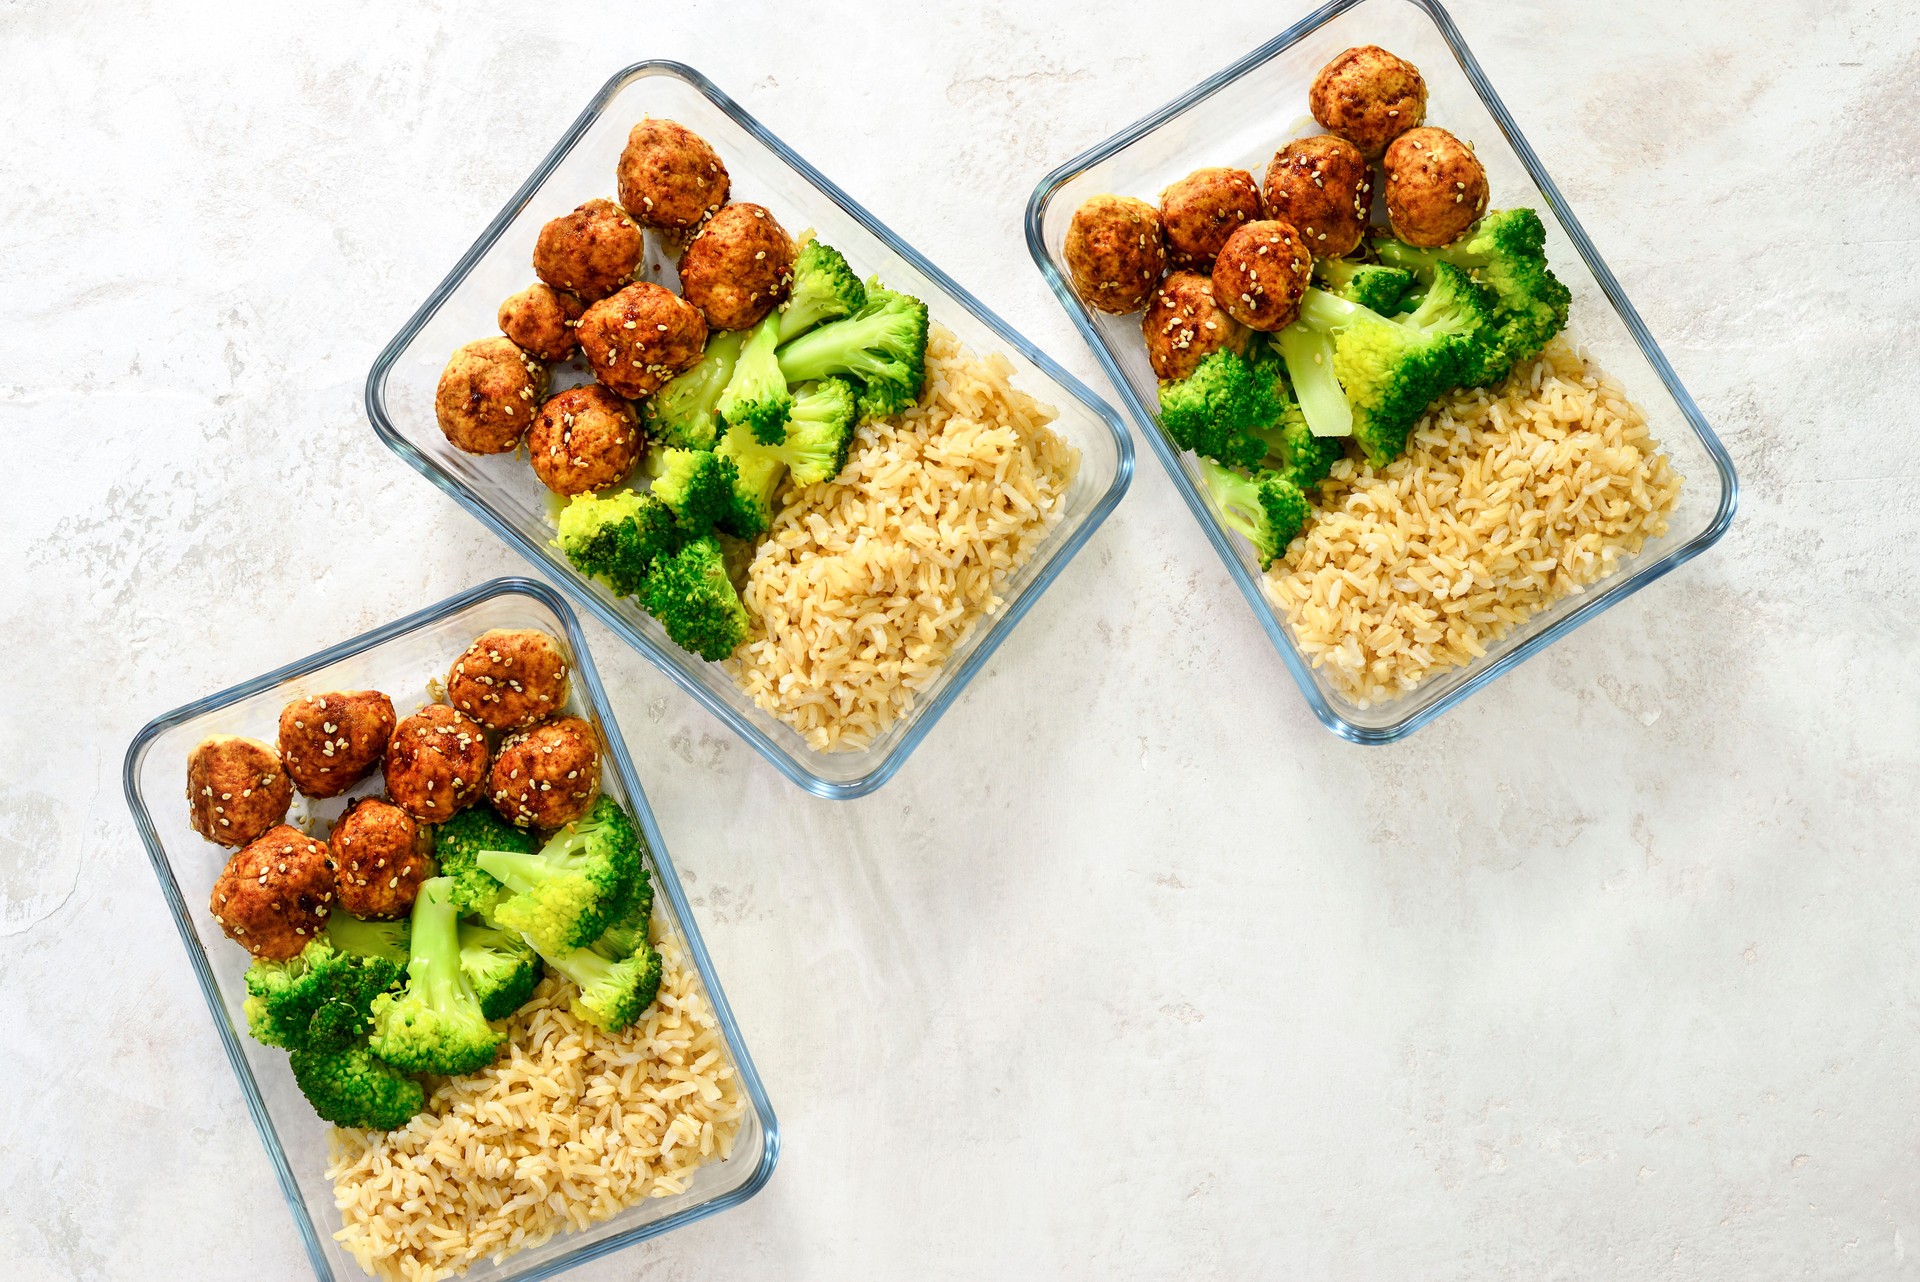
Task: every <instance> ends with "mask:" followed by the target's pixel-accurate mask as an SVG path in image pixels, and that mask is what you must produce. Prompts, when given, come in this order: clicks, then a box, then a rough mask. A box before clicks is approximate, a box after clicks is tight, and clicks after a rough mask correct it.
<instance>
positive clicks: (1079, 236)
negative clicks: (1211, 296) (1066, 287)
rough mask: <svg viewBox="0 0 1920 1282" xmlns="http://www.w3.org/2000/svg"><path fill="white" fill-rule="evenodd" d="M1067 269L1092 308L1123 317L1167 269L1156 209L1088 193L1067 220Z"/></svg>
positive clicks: (1143, 300)
mask: <svg viewBox="0 0 1920 1282" xmlns="http://www.w3.org/2000/svg"><path fill="white" fill-rule="evenodd" d="M1066 251H1067V272H1068V274H1069V275H1071V276H1072V277H1073V287H1074V288H1075V289H1076V290H1078V291H1079V292H1080V297H1081V298H1083V299H1085V300H1086V303H1087V306H1089V307H1091V308H1093V309H1095V310H1096V311H1102V312H1110V313H1112V314H1113V315H1115V316H1125V315H1126V314H1127V313H1128V312H1137V311H1139V310H1140V308H1141V307H1142V306H1144V305H1145V304H1146V301H1147V298H1148V296H1149V295H1151V294H1152V293H1153V287H1154V286H1155V285H1156V284H1158V283H1159V280H1160V274H1161V273H1162V272H1164V271H1165V270H1166V269H1167V241H1166V236H1165V234H1164V233H1163V232H1162V230H1161V227H1160V211H1159V210H1157V209H1155V208H1154V207H1153V206H1152V205H1149V204H1148V203H1147V202H1146V201H1144V200H1135V199H1133V197H1131V196H1092V197H1089V198H1088V199H1087V201H1086V202H1085V203H1084V204H1082V205H1081V206H1080V208H1078V209H1076V210H1074V211H1073V221H1072V222H1071V223H1068V224H1067V245H1066Z"/></svg>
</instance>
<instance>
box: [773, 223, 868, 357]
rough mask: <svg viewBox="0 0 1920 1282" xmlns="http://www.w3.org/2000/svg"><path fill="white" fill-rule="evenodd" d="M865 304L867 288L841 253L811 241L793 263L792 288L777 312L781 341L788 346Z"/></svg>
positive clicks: (817, 241) (829, 246) (804, 246)
mask: <svg viewBox="0 0 1920 1282" xmlns="http://www.w3.org/2000/svg"><path fill="white" fill-rule="evenodd" d="M866 301H867V291H866V288H865V287H864V286H863V285H861V284H860V278H859V277H858V276H855V275H854V274H853V268H851V267H849V266H847V260H846V259H845V258H843V257H841V255H840V251H839V250H837V249H835V248H834V247H833V246H832V245H827V244H823V243H822V242H820V241H819V240H810V241H808V242H807V243H806V244H805V245H802V246H801V247H800V253H799V255H798V256H797V257H795V258H794V260H793V288H792V291H791V292H789V293H788V295H787V301H786V303H785V304H783V305H782V306H781V308H780V341H781V342H783V343H785V342H790V341H791V340H793V339H795V338H797V337H799V336H800V335H801V334H804V333H806V332H807V331H808V330H810V329H812V328H813V327H814V326H815V325H819V324H822V323H824V322H826V321H830V320H838V319H840V318H841V317H842V316H851V315H852V314H853V313H855V312H857V311H859V310H860V309H861V307H863V306H865V305H866Z"/></svg>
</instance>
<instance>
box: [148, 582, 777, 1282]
mask: <svg viewBox="0 0 1920 1282" xmlns="http://www.w3.org/2000/svg"><path fill="white" fill-rule="evenodd" d="M489 628H539V629H541V630H542V631H545V632H547V633H548V634H550V635H552V636H554V637H555V638H557V639H558V640H559V641H560V642H561V644H562V646H564V647H565V649H566V651H567V653H568V657H569V658H570V659H571V660H572V663H573V680H572V681H571V682H570V688H569V693H568V699H567V705H566V711H567V712H569V713H571V714H573V715H575V716H579V717H584V718H586V719H587V720H589V721H591V722H592V723H593V724H594V725H595V726H596V727H597V728H598V729H599V732H600V738H601V742H602V744H603V746H604V750H605V751H604V756H603V760H602V772H601V773H602V783H601V786H602V787H603V788H604V789H605V790H606V792H607V793H608V794H609V795H611V796H612V797H614V798H615V799H616V800H618V801H619V802H620V803H621V804H622V805H623V806H625V807H626V808H627V810H628V812H629V813H630V814H632V816H633V818H634V821H635V822H636V823H637V824H639V826H640V830H641V832H642V833H643V834H644V835H645V837H646V840H647V846H648V848H649V852H650V856H651V857H650V859H649V861H648V862H649V866H650V868H651V870H652V873H653V879H654V887H655V891H656V894H655V898H654V903H655V907H654V911H655V912H656V913H657V914H659V915H660V916H661V917H662V918H663V919H664V920H665V922H666V925H667V928H668V929H669V930H670V931H671V933H672V934H673V936H674V937H675V938H677V939H678V940H679V941H680V943H681V944H682V946H683V948H684V951H685V954H686V956H687V957H688V958H689V959H690V960H691V961H692V963H693V965H694V966H695V968H696V969H697V970H698V971H699V978H700V983H701V985H702V987H704V988H705V990H706V995H707V1000H708V1002H709V1003H710V1004H711V1006H712V1008H713V1011H714V1013H715V1016H716V1017H717V1019H718V1020H719V1023H720V1027H721V1031H722V1032H723V1034H724V1035H725V1039H726V1045H727V1051H728V1056H729V1059H730V1060H731V1062H732V1065H733V1069H734V1072H735V1073H736V1074H737V1076H738V1080H739V1082H740V1085H741V1088H742V1090H743V1092H744V1093H745V1095H746V1098H747V1104H748V1107H747V1114H746V1116H745V1118H744V1119H743V1120H742V1122H741V1126H740V1132H739V1135H738V1137H737V1138H736V1139H735V1141H734V1146H733V1153H732V1156H731V1157H730V1158H728V1159H727V1160H725V1161H715V1162H712V1163H710V1164H709V1165H707V1166H704V1167H702V1168H701V1169H700V1171H699V1172H698V1174H697V1175H696V1176H695V1178H694V1181H693V1184H692V1187H691V1188H689V1189H688V1190H687V1191H686V1192H685V1193H682V1194H679V1195H677V1196H674V1197H670V1198H659V1199H652V1200H648V1201H645V1202H642V1203H640V1204H639V1205H637V1206H632V1207H629V1208H627V1209H626V1210H624V1211H622V1212H621V1213H620V1214H618V1215H616V1216H614V1217H613V1218H612V1219H609V1220H605V1221H603V1222H601V1223H599V1224H595V1225H594V1226H592V1227H591V1228H589V1229H587V1230H585V1231H583V1232H577V1233H562V1234H558V1235H556V1236H555V1237H554V1238H552V1239H551V1240H550V1241H548V1242H547V1243H546V1244H545V1245H543V1246H539V1247H536V1248H534V1249H532V1250H528V1251H524V1252H521V1253H520V1254H517V1255H513V1256H509V1257H508V1258H507V1259H506V1260H505V1261H503V1262H502V1263H501V1264H499V1265H495V1264H493V1263H491V1262H489V1261H485V1260H483V1261H481V1262H479V1263H478V1264H476V1265H475V1266H474V1267H473V1268H472V1269H471V1270H470V1271H469V1272H468V1273H467V1274H466V1276H467V1277H469V1278H472V1279H474V1280H475V1282H510V1280H511V1282H529V1280H530V1279H534V1278H544V1277H550V1276H552V1275H553V1274H555V1273H558V1272H560V1271H561V1270H562V1269H567V1268H571V1267H572V1266H574V1265H576V1264H583V1263H585V1262H586V1261H588V1260H592V1259H597V1258H598V1257H600V1256H602V1255H605V1254H607V1253H608V1252H610V1251H617V1250H619V1249H620V1248H622V1247H625V1246H630V1245H632V1244H633V1243H635V1242H639V1241H643V1240H644V1239H646V1238H650V1237H653V1236H655V1235H657V1234H660V1233H665V1232H666V1231H668V1230H669V1229H675V1228H678V1227H680V1226H681V1225H683V1224H689V1223H691V1222H693V1221H694V1220H697V1219H700V1218H702V1217H703V1216H707V1215H711V1214H713V1213H714V1212H715V1211H721V1210H725V1209H726V1208H727V1207H730V1206H735V1205H738V1204H739V1203H741V1202H744V1201H746V1200H747V1199H748V1198H750V1197H752V1196H753V1195H754V1194H755V1193H757V1192H759V1191H760V1189H761V1187H762V1186H763V1185H764V1184H765V1183H766V1182H767V1180H768V1178H769V1177H770V1176H772V1174H773V1167H774V1163H775V1162H776V1161H777V1160H778V1157H779V1152H780V1128H779V1124H778V1122H777V1121H776V1120H775V1118H774V1115H773V1109H772V1107H771V1106H770V1105H769V1104H768V1103H767V1095H766V1091H765V1089H764V1088H763V1087H762V1085H761V1083H760V1075H759V1074H758V1072H756V1071H755V1069H754V1066H753V1060H752V1058H751V1057H750V1056H749V1055H748V1054H747V1048H746V1044H745V1043H744V1042H743V1041H742V1040H741V1037H740V1029H739V1027H738V1025H737V1024H735V1022H734V1017H733V1012H732V1010H731V1009H730V1008H729V1007H728V1005H727V997H726V994H725V993H724V992H722V991H721V989H720V982H719V980H718V979H717V978H716V977H715V976H714V973H713V964H712V962H711V961H710V960H709V959H708V957H707V950H706V946H705V945H704V944H702V943H701V940H700V930H699V927H698V926H697V925H696V924H695V923H694V920H693V914H692V912H691V911H690V910H689V908H688V906H687V898H686V895H685V893H684V892H683V891H682V890H681V887H680V879H679V877H678V876H676V875H675V873H674V870H673V864H672V862H671V861H670V860H669V859H668V857H667V847H666V843H665V842H664V841H662V840H661V837H660V829H659V827H658V825H656V824H655V822H654V818H653V811H652V810H651V809H649V808H648V806H647V798H646V794H645V793H644V792H642V791H641V789H640V782H639V779H638V778H637V777H636V776H635V774H634V769H633V760H632V758H631V757H630V756H629V755H628V754H627V747H626V744H625V743H624V742H623V741H622V740H621V738H620V730H619V727H618V725H617V724H616V723H615V721H614V719H613V712H612V709H611V708H610V707H609V706H608V704H607V696H606V691H605V690H604V689H603V688H602V686H601V684H600V676H599V673H598V672H596V671H595V670H594V666H593V658H592V656H591V655H589V654H588V652H587V647H586V641H585V639H584V638H583V637H582V636H581V633H580V623H579V620H578V619H577V618H576V617H575V616H574V613H573V611H572V610H571V609H569V608H568V607H567V604H566V602H565V601H564V600H562V599H561V598H560V596H559V595H558V594H557V593H555V592H554V591H553V589H552V588H550V587H548V586H547V585H546V584H544V583H537V582H535V581H533V580H530V579H495V580H492V581H491V582H488V583H483V584H481V585H480V586H478V587H475V588H472V589H470V590H468V591H466V592H463V593H461V594H460V595H459V596H456V597H453V598H451V599H450V600H447V601H443V602H441V603H440V604H439V605H436V606H432V607H430V608H428V609H425V610H422V611H420V612H419V613H418V614H413V615H409V616H407V617H406V618H404V619H400V620H398V621H396V622H393V623H389V624H387V625H386V626H385V627H382V628H378V629H375V630H374V631H372V632H368V633H366V634H365V635H363V636H358V637H355V638H353V639H352V640H350V641H343V642H341V643H340V644H339V645H336V646H334V647H332V648H331V649H328V650H324V651H322V652H320V653H319V654H315V655H312V656H309V657H308V658H305V659H301V660H299V661H298V662H295V663H291V664H288V665H287V666H286V667H284V668H281V669H279V670H277V671H274V672H269V673H267V674H266V675H265V676H262V677H256V678H254V679H253V680H251V681H248V682H246V683H245V684H243V685H238V686H235V687H234V688H232V689H230V690H223V691H221V692H220V693H218V694H212V695H208V696H207V697H206V698H204V699H200V700H198V701H196V702H194V703H191V704H188V705H187V706H186V707H184V708H178V709H176V710H174V711H172V712H169V713H167V714H166V715H165V716H162V717H157V718H155V719H154V720H153V721H152V722H150V723H149V724H148V725H147V726H146V727H145V728H144V729H142V730H141V731H140V733H139V734H137V735H136V736H134V740H133V743H132V746H130V747H129V748H128V749H127V759H126V767H125V774H124V781H125V787H126V794H127V805H128V807H129V808H130V809H131V810H132V811H133V819H134V824H135V826H136V827H137V828H138V829H139V831H140V835H141V838H142V840H144V841H145V842H146V847H147V856H148V858H149V859H150V860H151V861H152V863H153V871H154V875H155V876H157V877H158V878H159V879H160V889H161V892H162V893H163V894H164V895H165V896H166V900H167V906H168V908H169V909H170V910H171V911H172V913H173V920H174V924H175V925H176V926H177V927H178V928H179V930H180V939H181V942H182V943H184V944H185V945H186V949H187V958H188V960H189V961H190V962H191V963H192V965H193V969H194V974H195V975H196V976H197V977H198V978H199V980H200V987H201V990H202V991H203V992H204V993H205V994H206V998H207V1005H208V1006H209V1008H211V1010H212V1012H213V1022H214V1027H215V1029H216V1030H217V1031H218V1032H219V1034H220V1041H221V1043H222V1044H223V1045H224V1046H225V1047H226V1052H227V1059H228V1061H229V1062H230V1063H231V1064H232V1065H233V1072H234V1076H235V1077H237V1078H238V1079H239V1082H240V1089H241V1092H242V1093H243V1094H244V1095H245V1096H246V1101H247V1109H248V1111H249V1112H250V1113H252V1115H253V1121H254V1125H255V1126H256V1127H257V1128H259V1131H260V1139H261V1142H262V1143H264V1144H265V1145H266V1147H267V1156H268V1158H269V1160H270V1161H271V1162H272V1165H273V1170H274V1174H275V1176H276V1177H277V1178H278V1179H279V1182H280V1191H281V1193H282V1194H283V1195H284V1196H285V1197H286V1200H287V1208H288V1210H290V1211H291V1212H292V1213H293V1220H294V1224H295V1226H296V1227H297V1228H298V1229H299V1231H300V1237H301V1240H302V1241H303V1242H304V1243H305V1245H306V1249H307V1257H308V1259H309V1260H311V1262H312V1264H313V1271H314V1274H315V1276H316V1277H318V1278H320V1279H321V1280H322V1282H352V1279H355V1278H363V1277H365V1276H366V1275H365V1273H363V1272H362V1270H361V1268H360V1266H359V1264H358V1263H357V1262H356V1261H355V1260H354V1259H353V1257H352V1256H350V1255H348V1254H347V1252H346V1251H345V1250H343V1249H342V1248H341V1247H340V1245H339V1244H338V1243H336V1242H335V1241H334V1240H333V1234H334V1232H335V1231H336V1230H337V1229H339V1228H340V1226H341V1216H340V1213H339V1211H338V1210H337V1209H336V1208H335V1206H334V1201H333V1184H332V1182H331V1181H330V1180H328V1179H327V1178H326V1168H327V1132H328V1129H329V1128H328V1126H327V1124H326V1123H325V1122H323V1121H321V1120H320V1119H319V1118H318V1117H316V1116H314V1112H313V1109H312V1107H311V1106H310V1105H308V1103H307V1101H306V1099H305V1098H304V1097H303V1096H302V1095H301V1094H300V1090H299V1088H298V1087H297V1086H296V1085H295V1084H294V1081H293V1074H292V1073H291V1071H289V1069H288V1067H287V1055H286V1052H285V1051H281V1050H276V1049H274V1048H272V1047H269V1046H263V1045H261V1044H260V1043H259V1042H256V1041H254V1040H253V1038H251V1037H249V1036H248V1035H247V1020H246V1016H245V1014H244V1013H243V1012H242V1009H241V1006H242V1003H243V1002H244V1001H245V1000H246V996H247V991H246V984H245V980H244V976H245V974H246V970H247V965H248V962H249V960H250V959H249V957H248V955H247V953H246V952H245V951H244V950H243V949H241V948H240V947H239V946H238V945H236V944H234V943H232V942H230V941H229V940H228V939H227V938H226V937H225V936H224V935H223V934H222V933H221V931H220V927H219V925H218V924H217V923H216V922H215V921H214V920H213V918H212V917H211V916H210V915H209V913H208V911H207V900H208V897H209V895H210V894H211V893H212V889H213V883H214V879H215V878H216V877H217V876H218V875H219V873H220V870H221V869H222V868H223V867H224V866H225V864H226V862H227V859H228V857H229V856H230V855H231V853H232V852H231V851H228V850H225V849H223V848H222V847H219V846H216V845H214V844H213V843H212V842H209V841H207V840H206V839H205V838H203V837H201V836H200V834H199V833H197V832H195V831H194V830H193V828H192V826H191V825H190V824H189V823H188V821H187V807H186V804H185V793H186V769H187V754H188V752H189V751H190V750H191V749H192V748H193V746H194V745H195V744H197V743H199V742H200V741H201V740H202V739H204V738H205V737H206V736H208V735H209V734H241V735H248V736H252V737H254V738H259V739H264V740H266V741H267V742H269V743H270V742H272V741H273V739H274V736H275V734H276V733H277V728H278V723H279V716H280V709H281V708H282V707H284V706H285V705H286V704H287V702H288V701H290V700H292V699H295V698H298V697H300V696H302V695H306V694H320V693H324V692H326V691H329V690H341V689H348V690H356V689H377V690H380V691H382V692H384V693H385V694H386V695H387V696H388V697H389V698H391V699H392V700H393V703H394V708H395V710H396V711H397V712H398V713H399V715H401V716H403V717H404V716H406V715H407V714H408V713H409V712H411V711H412V710H413V709H415V708H417V707H419V706H420V705H422V704H424V703H428V702H431V701H432V700H433V694H432V692H431V690H430V688H429V682H435V683H437V682H439V681H441V680H444V678H445V675H446V671H447V668H448V667H449V666H450V665H451V664H452V662H453V660H454V659H455V658H456V657H457V656H458V655H459V654H460V652H461V651H462V650H464V649H465V648H466V647H467V645H468V643H469V642H471V641H472V640H473V638H474V637H476V636H478V635H479V634H480V633H482V632H485V631H486V630H487V629H489ZM379 788H380V783H379V776H378V775H377V774H376V775H375V776H374V778H373V779H372V780H369V781H367V782H365V783H362V784H360V785H359V786H357V787H355V788H354V789H352V790H351V791H350V792H348V793H347V794H346V795H345V796H343V797H338V798H333V799H330V800H327V801H314V800H311V799H308V798H305V797H302V796H299V795H298V794H296V795H295V798H294V806H293V810H292V812H291V813H290V814H289V816H288V821H289V822H291V823H295V824H298V823H299V822H300V821H301V819H302V818H303V817H308V816H317V817H325V818H329V819H330V818H332V817H334V816H337V815H338V814H339V813H340V811H342V810H343V809H345V808H346V805H347V803H348V802H350V801H351V800H352V799H353V798H355V797H357V796H362V795H366V794H368V793H374V792H378V790H379Z"/></svg>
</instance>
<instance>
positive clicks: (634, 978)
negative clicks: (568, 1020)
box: [540, 945, 660, 1033]
mask: <svg viewBox="0 0 1920 1282" xmlns="http://www.w3.org/2000/svg"><path fill="white" fill-rule="evenodd" d="M540 955H541V956H542V957H543V958H544V959H545V960H546V963H547V965H549V966H551V967H553V968H554V969H555V970H557V971H559V972H560V974H561V976H562V977H564V978H566V979H568V980H571V981H572V982H573V984H574V986H575V987H577V988H578V989H579V990H580V996H579V997H577V998H576V999H574V1003H573V1013H574V1014H575V1015H578V1016H579V1017H580V1018H581V1019H584V1020H586V1021H587V1022H588V1023H589V1024H593V1025H595V1026H597V1027H600V1028H604V1029H606V1030H607V1031H608V1032H610V1033H617V1032H619V1031H620V1030H621V1029H623V1028H625V1027H627V1025H629V1024H631V1023H633V1021H634V1020H636V1019H638V1018H640V1014H641V1012H643V1011H645V1010H646V1009H647V1007H648V1006H649V1005H651V1004H652V1002H653V999H654V996H655V994H657V993H658V992H659V991H660V954H659V953H658V952H657V951H655V950H654V949H653V948H652V947H651V946H650V945H649V946H646V947H643V948H641V949H640V950H639V951H638V952H636V953H634V954H633V955H632V956H630V957H625V958H622V959H620V960H618V961H615V960H613V959H611V958H608V957H605V956H603V955H602V954H601V953H600V952H598V951H597V950H595V949H592V948H576V949H574V950H573V951H571V952H566V953H561V954H559V955H557V956H556V955H555V954H553V953H548V952H542V953H541V954H540Z"/></svg>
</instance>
